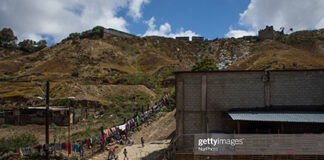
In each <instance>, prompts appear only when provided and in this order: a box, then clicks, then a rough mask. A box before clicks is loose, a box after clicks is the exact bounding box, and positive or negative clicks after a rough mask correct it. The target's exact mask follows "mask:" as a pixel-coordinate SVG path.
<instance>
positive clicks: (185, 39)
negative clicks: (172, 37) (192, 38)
mask: <svg viewBox="0 0 324 160" xmlns="http://www.w3.org/2000/svg"><path fill="white" fill-rule="evenodd" d="M176 39H178V40H184V41H189V37H176Z"/></svg>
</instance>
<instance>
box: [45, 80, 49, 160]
mask: <svg viewBox="0 0 324 160" xmlns="http://www.w3.org/2000/svg"><path fill="white" fill-rule="evenodd" d="M48 110H49V81H47V82H46V110H45V123H46V127H45V133H46V135H45V141H46V149H45V150H46V159H47V160H49V126H48Z"/></svg>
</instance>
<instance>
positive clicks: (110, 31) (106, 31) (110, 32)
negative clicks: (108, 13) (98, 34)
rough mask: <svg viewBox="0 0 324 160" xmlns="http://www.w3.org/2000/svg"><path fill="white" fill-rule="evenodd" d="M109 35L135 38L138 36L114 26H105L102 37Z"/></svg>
mask: <svg viewBox="0 0 324 160" xmlns="http://www.w3.org/2000/svg"><path fill="white" fill-rule="evenodd" d="M107 37H122V38H134V37H136V36H135V35H132V34H129V33H126V32H122V31H118V30H115V29H112V28H108V29H106V28H104V29H103V31H102V38H107Z"/></svg>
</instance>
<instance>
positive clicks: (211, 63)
mask: <svg viewBox="0 0 324 160" xmlns="http://www.w3.org/2000/svg"><path fill="white" fill-rule="evenodd" d="M216 70H218V68H217V66H216V60H215V59H213V58H204V59H202V60H201V61H199V62H196V64H195V65H194V66H193V67H192V71H216Z"/></svg>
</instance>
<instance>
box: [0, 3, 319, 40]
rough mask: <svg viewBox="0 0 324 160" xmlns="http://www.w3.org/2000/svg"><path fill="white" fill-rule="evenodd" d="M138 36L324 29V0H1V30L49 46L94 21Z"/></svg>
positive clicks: (217, 35)
mask: <svg viewBox="0 0 324 160" xmlns="http://www.w3.org/2000/svg"><path fill="white" fill-rule="evenodd" d="M97 25H100V26H103V27H105V28H114V29H117V30H121V31H125V32H128V33H131V34H134V35H137V36H141V37H142V36H152V35H156V36H164V37H172V38H174V37H176V36H189V37H191V36H203V37H205V38H207V39H210V40H212V39H215V38H229V37H235V38H238V37H242V36H245V35H257V33H258V30H260V29H263V28H265V26H266V25H273V26H274V29H275V30H279V29H280V28H281V27H285V32H286V33H289V32H290V31H289V29H290V28H293V31H299V30H312V29H320V28H324V0H68V1H67V0H1V1H0V29H2V28H4V27H9V28H11V29H12V30H13V31H14V33H15V35H17V37H18V41H22V40H24V39H32V40H35V41H38V40H41V39H45V40H47V41H48V43H49V44H50V45H53V44H55V43H58V42H60V41H61V40H62V39H64V38H66V37H67V36H68V35H69V34H70V33H73V32H82V31H85V30H88V29H91V28H93V27H94V26H97Z"/></svg>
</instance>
